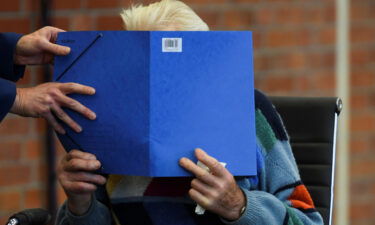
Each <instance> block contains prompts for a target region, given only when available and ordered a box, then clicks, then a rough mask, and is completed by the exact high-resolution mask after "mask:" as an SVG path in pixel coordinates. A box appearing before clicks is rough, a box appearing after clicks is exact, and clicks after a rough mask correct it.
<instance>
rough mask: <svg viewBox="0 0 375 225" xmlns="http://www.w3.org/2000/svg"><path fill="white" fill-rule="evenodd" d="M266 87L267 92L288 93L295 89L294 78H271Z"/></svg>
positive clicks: (268, 78) (266, 82)
mask: <svg viewBox="0 0 375 225" xmlns="http://www.w3.org/2000/svg"><path fill="white" fill-rule="evenodd" d="M264 85H265V86H264V88H265V90H269V91H272V92H278V91H286V92H287V91H290V90H292V89H293V78H291V77H289V76H272V77H271V76H270V77H267V79H266V80H265V81H264Z"/></svg>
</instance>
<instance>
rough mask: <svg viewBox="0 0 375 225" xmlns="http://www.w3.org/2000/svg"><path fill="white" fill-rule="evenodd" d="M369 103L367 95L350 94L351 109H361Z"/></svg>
mask: <svg viewBox="0 0 375 225" xmlns="http://www.w3.org/2000/svg"><path fill="white" fill-rule="evenodd" d="M368 105H369V97H368V96H367V95H365V94H354V93H353V94H352V95H351V96H350V107H351V108H352V110H353V111H362V110H363V109H365V108H367V107H368Z"/></svg>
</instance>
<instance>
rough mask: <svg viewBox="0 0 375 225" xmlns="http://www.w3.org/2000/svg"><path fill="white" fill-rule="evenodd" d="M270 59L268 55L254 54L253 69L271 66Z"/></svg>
mask: <svg viewBox="0 0 375 225" xmlns="http://www.w3.org/2000/svg"><path fill="white" fill-rule="evenodd" d="M271 62H272V59H271V57H270V56H264V55H262V56H255V57H254V71H257V72H259V71H262V70H267V69H270V68H271Z"/></svg>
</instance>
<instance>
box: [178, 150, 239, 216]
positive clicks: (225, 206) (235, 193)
mask: <svg viewBox="0 0 375 225" xmlns="http://www.w3.org/2000/svg"><path fill="white" fill-rule="evenodd" d="M195 155H196V157H197V159H198V160H199V161H201V162H202V163H203V164H205V165H206V166H207V167H208V168H209V169H210V172H208V171H207V170H205V169H203V168H201V167H199V166H197V165H196V164H195V163H194V162H192V161H191V160H190V159H188V158H181V159H180V161H179V163H180V166H182V167H183V168H185V169H186V170H188V171H190V172H191V173H193V174H194V175H195V176H196V178H195V179H193V180H192V182H191V189H190V190H189V195H190V197H191V198H192V199H193V200H194V201H195V202H197V203H198V204H199V205H201V206H202V207H203V208H205V209H207V210H210V211H211V212H213V213H216V214H218V215H219V216H221V217H223V218H225V219H228V220H236V219H238V218H239V217H240V212H241V209H242V207H243V206H244V205H245V204H246V200H245V196H244V194H243V192H242V191H241V189H240V188H239V187H238V186H237V184H236V181H235V179H234V177H233V175H232V174H231V173H230V172H229V171H228V170H227V169H226V168H224V166H223V165H221V164H220V163H219V162H218V161H217V160H216V159H215V158H213V157H211V156H209V155H208V154H207V153H205V152H204V151H203V150H201V149H196V150H195Z"/></svg>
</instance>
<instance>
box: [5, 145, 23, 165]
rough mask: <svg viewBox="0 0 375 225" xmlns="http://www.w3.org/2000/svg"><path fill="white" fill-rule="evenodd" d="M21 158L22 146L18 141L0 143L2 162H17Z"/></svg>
mask: <svg viewBox="0 0 375 225" xmlns="http://www.w3.org/2000/svg"><path fill="white" fill-rule="evenodd" d="M20 157H21V144H20V143H19V142H16V141H4V142H0V162H1V161H17V160H19V159H20Z"/></svg>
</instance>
